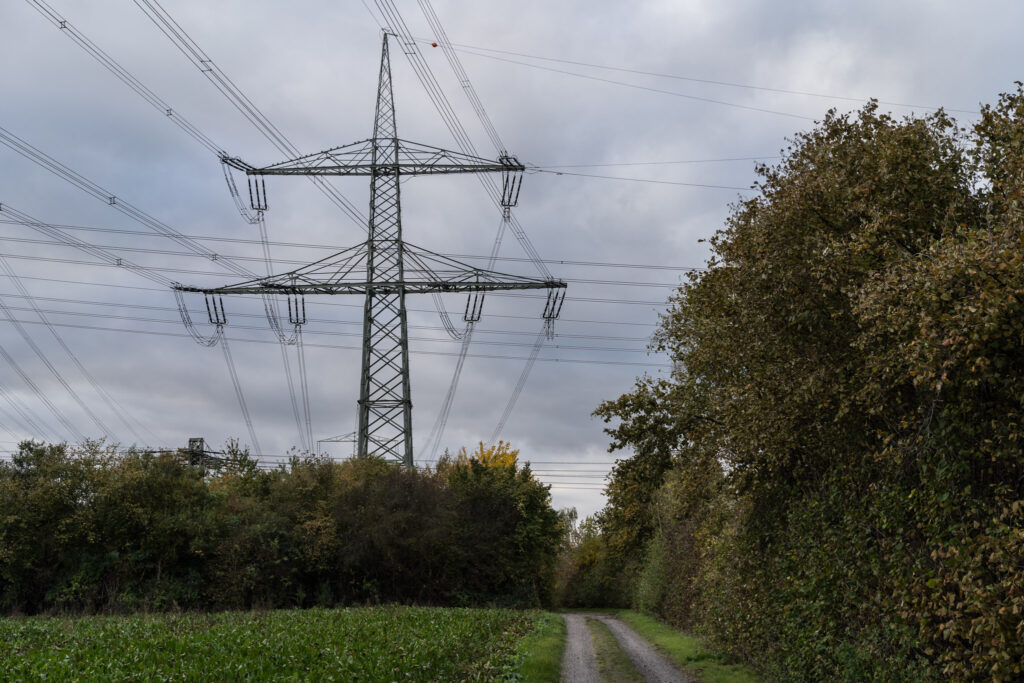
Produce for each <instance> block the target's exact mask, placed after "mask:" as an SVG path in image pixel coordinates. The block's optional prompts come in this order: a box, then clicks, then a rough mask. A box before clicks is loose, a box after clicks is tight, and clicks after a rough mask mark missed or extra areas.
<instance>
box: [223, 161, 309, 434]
mask: <svg viewBox="0 0 1024 683" xmlns="http://www.w3.org/2000/svg"><path fill="white" fill-rule="evenodd" d="M221 167H222V168H223V171H224V180H225V182H226V183H227V186H228V192H229V193H230V194H231V199H232V201H233V202H234V203H235V207H236V208H237V209H238V212H239V214H240V215H241V216H242V219H243V220H245V221H246V222H247V223H249V224H250V225H256V226H257V227H258V228H259V232H260V246H261V247H262V249H263V262H264V266H265V268H266V271H267V276H268V277H269V276H271V275H273V274H274V263H273V259H272V257H271V255H270V239H269V236H268V233H267V223H266V215H265V212H266V208H267V205H266V200H265V197H266V190H265V189H264V190H263V199H262V201H259V202H257V201H254V197H253V193H252V184H251V183H250V186H249V203H248V205H247V204H246V202H245V201H244V200H243V199H242V196H241V193H240V192H239V191H238V185H237V184H236V183H235V177H234V173H233V172H232V170H231V168H232V167H231V166H230V165H229V164H227V163H225V161H224V157H221ZM259 192H260V190H259V186H257V194H259ZM250 207H256V208H250ZM260 298H261V299H262V300H263V311H264V313H265V315H266V317H267V323H268V324H269V325H270V329H271V330H273V332H274V336H276V337H277V340H278V342H279V343H280V347H281V363H282V365H284V374H285V381H286V383H287V385H288V398H289V400H290V403H291V406H292V416H293V417H294V418H295V427H296V429H297V430H298V433H299V441H300V442H301V444H302V448H303V450H306V451H308V450H310V449H311V448H312V443H313V431H312V425H311V419H310V412H309V387H308V385H307V382H306V372H305V359H304V353H303V349H302V344H301V332H300V328H299V326H298V325H294V332H293V334H292V335H291V336H289V335H288V334H287V333H286V332H285V331H284V326H283V325H282V324H281V320H280V315H279V312H278V306H279V305H280V302H278V300H277V299H276V298H275V297H273V296H272V295H270V294H261V295H260ZM290 308H291V300H290V299H289V311H290ZM303 308H305V302H303ZM288 346H295V347H296V354H297V355H298V358H299V382H300V391H301V393H302V396H303V401H302V405H303V414H304V417H305V422H303V415H300V413H299V401H298V399H297V398H296V391H295V376H294V374H293V373H292V364H291V360H290V359H289V358H288V349H287V348H286V347H288ZM304 424H305V426H303V425H304Z"/></svg>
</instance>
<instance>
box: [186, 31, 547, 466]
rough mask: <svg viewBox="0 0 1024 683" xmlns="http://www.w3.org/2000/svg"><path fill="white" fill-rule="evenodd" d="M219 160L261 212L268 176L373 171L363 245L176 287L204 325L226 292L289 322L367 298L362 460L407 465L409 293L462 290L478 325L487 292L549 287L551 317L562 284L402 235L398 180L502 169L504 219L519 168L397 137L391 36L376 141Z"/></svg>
mask: <svg viewBox="0 0 1024 683" xmlns="http://www.w3.org/2000/svg"><path fill="white" fill-rule="evenodd" d="M223 161H224V162H225V163H226V164H228V165H229V166H231V167H233V168H236V169H238V170H241V171H244V172H245V173H246V175H247V176H248V177H249V194H250V201H251V203H252V207H253V209H255V210H258V211H263V210H266V209H267V202H266V186H265V180H263V177H264V176H268V175H310V176H324V175H337V176H348V175H368V176H369V177H370V217H369V232H368V237H367V240H366V241H365V242H363V243H362V244H359V245H357V246H355V247H352V248H349V249H346V250H344V251H341V252H338V253H337V254H334V255H332V256H329V257H327V258H325V259H323V260H321V261H317V262H316V263H312V264H310V265H308V266H303V267H302V268H299V269H297V270H294V271H291V272H288V273H284V274H281V275H274V276H268V277H265V278H260V279H258V280H250V281H247V282H242V283H239V284H236V285H228V286H226V287H218V288H214V289H206V288H196V287H185V286H180V285H178V286H177V287H176V289H178V290H181V291H191V292H201V293H203V294H204V295H205V296H206V302H207V310H208V311H210V312H211V313H210V322H211V323H212V324H214V325H217V326H218V327H222V326H223V325H224V324H225V323H226V320H227V318H226V316H225V314H224V307H223V300H222V296H223V295H225V294H262V295H265V294H279V295H285V296H287V298H288V309H289V322H290V323H291V324H292V325H295V326H296V328H298V327H299V326H301V325H303V324H305V322H306V316H305V299H304V297H305V295H306V294H364V295H365V304H364V307H363V345H362V373H361V379H360V387H359V404H358V405H359V420H358V425H359V428H358V435H357V448H356V453H357V455H359V456H367V455H378V456H382V457H385V458H389V459H393V460H397V461H399V462H402V463H404V464H405V465H406V466H408V467H412V466H413V444H412V390H411V387H410V381H409V335H408V325H407V322H406V308H405V297H406V295H407V294H420V293H432V292H466V293H467V297H468V298H467V301H466V308H465V313H464V315H463V318H464V319H465V320H466V321H467V322H476V321H477V320H479V319H480V314H481V310H482V306H483V297H484V294H485V292H489V291H498V290H521V289H546V290H547V292H548V297H547V302H546V304H545V307H544V312H543V314H542V317H543V318H545V319H546V320H548V321H551V320H554V319H555V318H557V317H558V314H559V312H560V310H561V307H562V302H563V301H564V298H565V286H566V285H565V282H563V281H561V280H554V279H539V278H531V277H523V276H518V275H509V274H506V273H498V272H495V271H491V270H485V269H481V268H474V267H473V266H470V265H467V264H464V263H461V262H459V261H456V260H454V259H451V258H448V257H445V256H441V255H440V254H437V253H434V252H431V251H428V250H426V249H423V248H421V247H416V246H414V245H412V244H410V243H408V242H406V241H405V240H404V239H403V237H402V211H401V200H400V195H401V191H400V183H401V176H403V175H426V174H435V173H486V172H500V173H502V174H503V176H504V182H503V193H502V201H501V204H502V207H503V209H504V211H505V213H506V215H507V214H508V211H509V209H510V207H512V206H514V205H515V203H516V201H517V199H518V196H519V188H520V185H521V183H522V173H523V171H524V170H525V167H524V166H523V164H521V163H520V162H519V161H518V160H517V159H516V158H515V157H512V156H510V155H508V154H507V153H504V152H503V153H502V154H501V155H500V156H499V158H498V160H497V161H491V160H488V159H483V158H480V157H475V156H472V155H468V154H463V153H460V152H454V151H450V150H444V149H441V148H438V147H432V146H429V145H423V144H419V143H412V142H408V141H406V140H402V139H400V138H399V137H398V133H397V128H396V125H395V102H394V93H393V91H392V86H391V64H390V60H389V56H388V34H387V33H385V34H384V42H383V47H382V50H381V61H380V74H379V78H378V84H377V104H376V112H375V116H374V124H373V138H371V139H369V140H363V141H360V142H356V143H352V144H350V145H345V146H343V147H336V148H333V149H329V150H326V151H323V152H318V153H316V154H312V155H308V156H304V157H299V158H297V159H291V160H288V161H284V162H281V163H278V164H274V165H272V166H266V167H263V168H256V167H254V166H251V165H249V164H247V163H245V162H244V161H241V160H240V159H236V158H230V157H225V158H224V159H223Z"/></svg>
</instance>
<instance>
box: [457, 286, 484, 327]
mask: <svg viewBox="0 0 1024 683" xmlns="http://www.w3.org/2000/svg"><path fill="white" fill-rule="evenodd" d="M483 310H484V292H470V293H469V294H468V295H466V310H465V312H464V313H463V314H462V319H463V320H464V321H465V322H467V323H475V322H479V321H480V314H481V313H483Z"/></svg>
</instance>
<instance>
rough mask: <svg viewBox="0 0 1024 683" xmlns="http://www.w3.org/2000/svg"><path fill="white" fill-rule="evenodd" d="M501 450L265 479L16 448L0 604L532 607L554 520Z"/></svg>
mask: <svg viewBox="0 0 1024 683" xmlns="http://www.w3.org/2000/svg"><path fill="white" fill-rule="evenodd" d="M516 454H517V452H515V451H513V450H512V449H510V448H509V447H508V446H507V444H501V445H500V446H499V447H490V448H488V447H483V446H481V450H480V451H478V452H476V453H473V454H469V455H467V454H466V453H465V452H463V453H462V454H461V455H460V456H459V457H457V458H448V457H444V458H442V460H441V462H440V463H439V464H438V466H437V468H436V469H434V470H427V471H411V470H408V469H405V468H402V467H399V466H397V465H395V464H391V463H387V462H384V461H382V460H380V459H377V458H354V459H351V460H348V461H345V462H343V463H338V462H332V461H330V460H328V459H325V458H317V457H295V458H292V459H291V462H290V463H288V465H287V466H283V467H280V468H277V469H273V470H269V471H265V470H262V469H260V468H259V467H258V466H257V463H256V461H255V460H254V459H252V458H250V457H249V456H248V455H247V454H246V453H245V452H241V451H238V450H237V449H235V448H233V449H229V452H228V455H227V457H226V458H225V460H224V462H223V463H220V464H217V465H216V466H215V467H212V468H210V467H201V466H196V465H195V464H191V463H190V462H189V457H188V454H175V453H148V452H145V451H135V450H132V451H129V452H127V453H125V452H119V451H118V450H117V449H115V448H108V447H103V446H102V445H100V444H95V443H87V444H85V445H83V446H79V447H69V446H67V445H63V444H62V445H43V444H37V443H31V442H26V443H23V444H21V446H20V448H19V450H18V452H17V453H16V454H15V456H14V458H13V460H12V461H11V462H9V463H3V464H0V613H8V614H10V613H29V614H31V613H39V612H70V613H81V612H85V613H91V612H125V611H133V610H175V609H182V610H196V609H202V610H207V609H239V608H242V609H245V608H253V607H262V608H271V607H308V606H313V605H319V606H334V605H348V604H367V603H383V602H404V603H415V604H433V605H519V606H522V605H537V604H541V603H544V602H546V601H547V600H548V597H549V593H550V585H551V579H550V577H551V572H552V571H553V565H554V560H555V556H556V553H557V550H558V547H559V544H560V543H561V538H562V532H563V526H562V521H561V518H560V517H559V515H558V513H556V512H555V511H554V510H553V509H552V508H551V505H550V495H549V492H548V487H547V486H545V485H543V484H541V483H540V482H538V481H537V480H536V479H534V477H533V475H532V474H531V472H530V469H529V465H525V466H521V465H519V463H518V459H517V458H516Z"/></svg>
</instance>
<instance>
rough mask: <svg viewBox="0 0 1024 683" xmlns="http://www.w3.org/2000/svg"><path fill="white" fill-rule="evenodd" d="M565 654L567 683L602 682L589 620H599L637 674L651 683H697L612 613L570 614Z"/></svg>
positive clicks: (563, 664)
mask: <svg viewBox="0 0 1024 683" xmlns="http://www.w3.org/2000/svg"><path fill="white" fill-rule="evenodd" d="M562 617H563V618H564V619H565V626H566V640H567V642H566V646H565V654H564V655H563V657H562V682H563V683H592V682H596V681H600V680H601V675H600V673H599V672H598V668H597V658H596V656H595V654H594V645H593V643H592V642H591V640H590V633H589V631H588V630H587V625H586V623H585V620H586V619H587V618H591V619H599V620H600V621H602V622H604V623H605V624H607V626H608V628H609V629H611V632H612V635H614V636H615V640H616V641H618V643H619V647H621V648H622V650H623V652H625V653H626V654H627V655H628V656H629V658H630V660H632V662H633V665H634V666H635V667H636V668H637V671H639V672H640V674H641V675H642V676H643V677H644V680H646V681H647V682H648V683H697V679H696V678H694V677H693V676H691V675H690V674H687V673H685V672H683V671H682V670H680V669H679V668H678V667H676V666H675V665H674V664H672V663H671V662H670V661H669V660H668V659H666V658H665V657H663V656H662V655H661V653H659V652H658V651H657V650H656V649H655V647H654V645H652V644H651V643H650V642H648V641H647V640H646V639H644V638H643V636H641V635H640V634H639V633H637V632H636V631H634V630H633V629H631V628H630V627H629V626H626V625H625V624H624V623H622V622H621V621H619V620H618V619H616V618H615V617H613V616H611V615H608V614H579V613H566V614H563V615H562Z"/></svg>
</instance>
